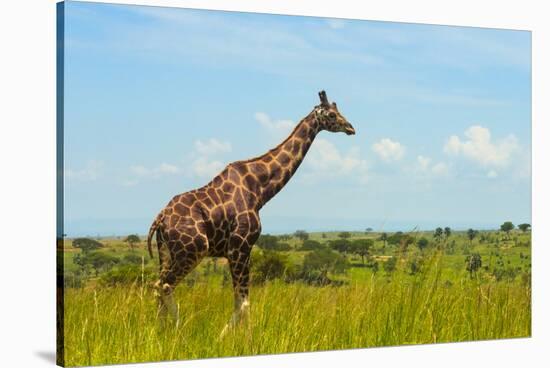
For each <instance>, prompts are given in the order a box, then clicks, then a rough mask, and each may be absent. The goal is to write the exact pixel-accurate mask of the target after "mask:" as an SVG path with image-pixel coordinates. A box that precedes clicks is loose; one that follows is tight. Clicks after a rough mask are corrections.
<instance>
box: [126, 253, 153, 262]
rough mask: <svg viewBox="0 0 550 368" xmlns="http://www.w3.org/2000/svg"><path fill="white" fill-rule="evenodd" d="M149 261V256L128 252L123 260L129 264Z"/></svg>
mask: <svg viewBox="0 0 550 368" xmlns="http://www.w3.org/2000/svg"><path fill="white" fill-rule="evenodd" d="M142 260H143V262H144V263H147V262H148V261H149V259H148V258H146V257H142V256H140V255H139V254H135V253H130V254H126V255H125V256H124V257H122V262H123V263H127V264H135V265H141V262H142Z"/></svg>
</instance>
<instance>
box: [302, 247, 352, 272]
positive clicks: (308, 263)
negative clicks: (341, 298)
mask: <svg viewBox="0 0 550 368" xmlns="http://www.w3.org/2000/svg"><path fill="white" fill-rule="evenodd" d="M348 268H349V262H348V260H347V259H346V257H344V256H343V255H341V254H338V253H335V252H333V251H331V250H330V249H318V250H315V251H313V252H311V253H308V254H306V256H305V257H304V262H303V264H302V271H303V272H305V273H309V272H312V271H321V272H325V273H327V272H332V273H344V272H346V270H347V269H348Z"/></svg>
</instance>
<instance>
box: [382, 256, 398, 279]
mask: <svg viewBox="0 0 550 368" xmlns="http://www.w3.org/2000/svg"><path fill="white" fill-rule="evenodd" d="M396 266H397V258H396V257H391V258H389V259H388V260H387V261H386V262H384V266H383V268H384V271H386V274H388V275H389V274H390V273H392V272H393V271H395V268H396Z"/></svg>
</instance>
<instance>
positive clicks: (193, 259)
mask: <svg viewBox="0 0 550 368" xmlns="http://www.w3.org/2000/svg"><path fill="white" fill-rule="evenodd" d="M319 99H320V101H321V103H320V104H319V105H317V106H315V107H314V108H313V110H312V111H311V112H310V113H309V114H308V115H307V116H306V117H305V118H303V119H302V120H301V121H300V122H299V123H298V124H297V125H296V127H295V128H294V130H293V131H292V133H290V135H289V136H288V137H287V138H286V139H285V140H284V141H283V142H282V143H280V144H279V145H278V146H276V147H275V148H273V149H271V150H269V151H268V152H267V153H265V154H263V155H261V156H258V157H254V158H251V159H249V160H244V161H235V162H232V163H230V164H228V165H227V166H226V167H225V168H224V169H223V170H222V171H221V173H220V174H218V175H217V176H215V177H214V178H213V179H212V180H211V181H210V182H209V183H208V184H206V185H205V186H203V187H201V188H198V189H194V190H191V191H189V192H185V193H182V194H178V195H176V196H175V197H173V198H172V199H171V200H170V202H169V203H168V204H167V205H166V207H165V208H164V209H162V210H161V211H160V213H159V214H158V215H157V217H156V218H155V220H154V221H153V224H152V225H151V228H150V230H149V235H148V237H147V245H148V249H149V254H150V255H151V257H153V252H152V247H151V242H152V239H153V236H155V237H156V242H157V248H158V253H159V261H160V275H159V280H158V281H157V283H156V284H155V290H156V294H157V298H158V302H159V313H160V314H161V315H162V316H163V318H165V317H166V315H167V314H170V315H172V317H173V319H175V320H176V321H178V320H179V316H178V306H177V304H176V302H175V301H174V296H173V292H174V289H175V287H176V286H177V285H178V283H179V282H180V281H181V280H182V279H183V278H184V277H185V276H186V275H187V274H188V273H189V272H191V271H192V270H193V269H194V268H195V267H196V266H197V265H198V264H199V262H200V261H201V260H202V259H203V258H204V257H206V256H211V257H225V258H227V260H228V263H229V269H230V271H231V278H232V281H233V289H234V298H235V306H234V311H233V314H232V316H231V319H230V321H229V323H228V324H227V325H226V326H225V328H224V329H223V331H222V335H223V334H225V332H226V331H227V330H228V329H230V328H232V327H234V326H236V325H238V324H240V323H241V322H242V321H245V320H247V318H248V317H247V315H248V313H249V308H250V302H249V299H248V291H249V290H248V289H249V283H250V274H249V272H250V252H251V250H252V246H253V245H254V243H255V242H256V240H257V239H258V237H259V236H260V233H261V222H260V215H259V211H260V209H261V208H262V207H263V206H264V205H265V204H266V203H267V202H268V201H269V200H270V199H271V198H273V197H274V196H275V195H276V194H277V193H278V192H279V191H280V190H281V189H282V188H283V187H284V186H285V184H286V183H287V182H288V181H289V180H290V178H291V177H292V175H294V173H295V172H296V170H297V169H298V167H299V166H300V164H301V163H302V161H303V159H304V157H305V155H306V154H307V152H308V150H309V148H310V147H311V144H312V143H313V140H314V139H315V137H316V136H317V134H318V133H319V132H321V131H323V130H326V131H329V132H343V133H346V134H347V135H352V134H355V130H354V128H353V126H352V125H351V124H350V123H349V122H348V121H347V120H346V118H345V117H344V116H343V115H342V114H341V113H340V112H339V111H338V108H337V106H336V103H334V102H333V103H329V101H328V98H327V96H326V93H325V91H321V92H319Z"/></svg>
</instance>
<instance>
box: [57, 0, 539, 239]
mask: <svg viewBox="0 0 550 368" xmlns="http://www.w3.org/2000/svg"><path fill="white" fill-rule="evenodd" d="M321 89H325V90H326V91H327V95H328V97H329V100H334V101H336V102H337V103H338V107H339V109H340V111H341V112H342V113H343V114H344V115H345V116H346V117H347V118H348V120H349V121H350V122H352V124H353V125H354V127H355V129H356V131H357V134H356V135H355V136H345V135H343V134H332V133H328V132H322V133H320V134H319V135H318V137H317V139H316V140H315V142H314V144H313V146H312V149H311V150H310V152H309V153H308V155H307V157H306V159H305V160H304V162H303V164H302V166H301V167H300V169H299V170H298V172H297V173H296V175H295V176H294V177H293V179H292V180H291V181H290V182H289V183H288V184H287V186H286V187H285V188H284V189H283V190H282V191H281V192H280V193H279V194H278V195H277V196H276V197H275V198H274V199H272V200H271V202H269V203H268V204H267V205H266V206H265V207H264V208H263V209H262V212H261V217H262V224H263V229H264V233H281V232H290V231H294V230H296V229H297V228H304V229H307V230H310V231H314V230H323V231H329V230H342V229H347V230H362V229H365V228H366V227H372V228H373V229H375V230H386V231H393V230H398V229H399V230H410V229H412V228H414V227H415V226H418V227H419V228H420V229H431V228H434V227H436V226H451V227H452V228H457V229H458V228H468V227H475V228H496V227H498V225H499V224H500V223H502V222H503V221H505V220H511V221H513V222H515V223H519V222H530V221H531V154H530V152H531V34H530V33H529V32H526V31H513V30H494V29H480V28H466V27H446V26H432V25H418V24H404V23H392V22H374V21H359V20H338V19H326V18H313V17H295V16H292V17H291V16H280V15H265V14H251V13H231V12H215V11H200V10H188V9H175V8H161V7H143V6H128V5H112V4H99V3H79V2H67V3H66V10H65V142H64V144H65V168H64V169H65V233H67V234H68V235H69V236H76V235H97V234H99V235H112V234H122V235H123V234H127V233H133V232H137V233H140V234H143V233H145V232H146V231H147V230H148V227H149V225H150V223H151V221H152V219H153V218H154V216H155V215H156V213H157V212H158V211H159V210H160V209H161V208H162V207H164V205H165V204H166V203H167V202H168V201H169V200H170V198H171V197H172V196H173V195H175V194H178V193H181V192H185V191H187V190H190V189H193V188H196V187H199V186H202V185H204V184H206V183H207V182H208V181H210V179H211V178H212V177H213V176H214V175H215V174H216V173H217V172H218V171H219V170H220V169H221V168H223V166H225V165H226V164H227V163H229V162H232V161H235V160H240V159H246V158H249V157H252V156H257V155H259V154H262V153H264V152H266V151H267V150H268V149H269V148H271V147H273V146H275V145H276V144H278V143H279V142H280V141H281V140H282V139H284V138H285V137H286V135H287V134H288V133H289V131H290V130H291V129H292V127H293V126H294V125H295V124H296V123H297V122H298V121H299V120H300V119H301V118H303V117H304V116H305V115H307V114H308V113H309V112H310V111H311V109H312V108H313V106H314V105H316V104H317V103H318V97H317V92H318V91H319V90H321Z"/></svg>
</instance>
